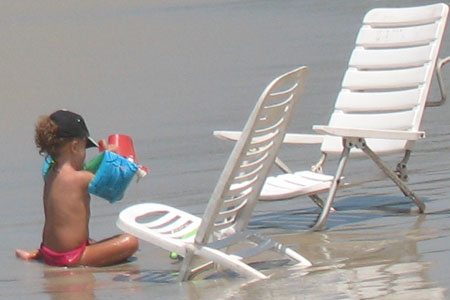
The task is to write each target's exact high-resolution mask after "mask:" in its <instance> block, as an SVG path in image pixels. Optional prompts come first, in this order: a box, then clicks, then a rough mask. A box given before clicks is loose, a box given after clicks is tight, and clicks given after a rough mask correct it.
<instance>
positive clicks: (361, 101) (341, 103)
mask: <svg viewBox="0 0 450 300" xmlns="http://www.w3.org/2000/svg"><path fill="white" fill-rule="evenodd" d="M447 14H448V6H447V5H446V4H434V5H428V6H423V7H412V8H388V9H373V10H371V11H369V12H368V13H367V14H366V16H365V17H364V20H363V25H362V27H361V29H360V31H359V34H358V37H357V39H356V47H355V48H354V50H353V53H352V55H351V58H350V62H349V67H348V69H347V71H346V73H345V76H344V79H343V82H342V89H341V91H340V93H339V95H338V97H337V101H336V104H335V108H334V111H333V113H332V115H331V118H330V120H329V124H328V126H313V129H314V130H315V131H316V132H318V133H321V134H323V135H307V134H304V135H302V134H287V135H286V137H285V141H284V142H285V143H291V144H312V143H320V144H321V152H322V157H321V159H320V161H319V162H318V163H317V164H316V165H315V166H314V167H313V168H312V170H311V171H300V172H292V171H291V170H290V169H289V168H288V167H287V166H286V165H285V164H284V163H283V162H282V161H281V160H279V159H277V161H276V163H277V164H278V166H279V167H280V168H281V169H282V170H283V171H284V172H285V173H286V174H281V175H278V176H270V177H268V178H267V180H266V183H265V185H264V187H263V190H262V192H261V200H283V199H290V198H294V197H298V196H310V197H311V198H312V199H313V200H314V202H316V204H318V205H319V206H321V207H322V211H321V214H320V215H319V217H318V219H317V221H316V224H315V225H314V227H313V230H320V229H321V228H322V227H323V226H324V224H325V222H326V219H327V217H328V214H329V212H330V210H331V209H332V204H333V201H334V198H335V194H336V191H337V189H338V187H345V186H351V185H354V184H360V183H362V182H361V181H359V180H357V181H356V182H348V181H345V180H346V177H343V171H344V167H345V165H346V162H347V159H348V157H349V154H351V156H353V155H355V154H362V153H364V154H366V155H367V156H368V157H369V158H371V159H372V160H373V161H374V162H375V164H376V165H377V166H378V167H379V168H380V169H381V170H382V172H380V173H381V175H382V177H383V178H386V177H388V178H390V179H391V180H392V181H393V182H394V183H395V184H396V185H397V186H398V187H399V188H400V189H401V191H402V192H403V193H404V195H405V196H408V197H409V198H411V200H412V201H414V203H415V204H416V205H417V207H418V209H419V211H420V212H423V211H424V209H425V205H424V203H423V201H422V200H420V199H419V198H418V197H417V196H416V195H415V194H414V193H413V192H412V191H411V190H410V189H409V188H408V187H407V186H406V184H405V181H406V179H407V172H406V163H407V161H408V159H409V156H410V153H411V151H412V150H413V146H414V144H415V142H416V140H418V139H421V138H424V137H425V133H424V132H423V131H420V124H421V121H422V116H423V113H424V110H425V107H426V106H436V105H440V104H442V103H443V102H444V101H445V99H446V93H445V88H444V85H443V81H442V75H441V67H442V66H443V65H444V64H445V63H447V62H448V61H449V60H450V59H449V58H446V59H445V60H438V54H439V49H440V46H441V40H442V38H443V35H444V30H445V27H446V23H447ZM435 67H436V69H437V71H436V73H437V79H438V83H439V87H440V90H441V94H442V99H441V100H440V101H436V102H428V103H427V102H426V101H427V96H428V93H429V90H430V85H431V82H432V77H433V73H434V70H435ZM214 135H215V136H217V137H219V138H223V139H227V140H235V139H237V138H239V136H240V133H239V132H230V131H216V132H214ZM393 153H404V156H403V159H401V161H400V163H399V164H398V165H397V167H396V168H395V169H394V170H392V169H391V168H390V167H389V166H388V164H387V163H386V162H385V161H384V160H381V158H380V156H382V155H386V154H393ZM330 154H338V155H340V160H339V162H338V166H337V170H336V172H335V174H334V175H326V174H323V173H322V170H323V169H322V168H323V165H324V163H325V161H326V158H327V156H328V155H330ZM367 171H370V170H367ZM378 175H379V174H378ZM374 179H377V180H378V179H380V176H377V177H374V178H371V179H369V180H367V181H373V180H374ZM326 191H328V197H327V199H326V201H325V202H323V201H322V199H320V198H319V196H318V194H319V193H321V192H326Z"/></svg>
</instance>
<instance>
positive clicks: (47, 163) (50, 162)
mask: <svg viewBox="0 0 450 300" xmlns="http://www.w3.org/2000/svg"><path fill="white" fill-rule="evenodd" d="M54 165H55V160H54V159H53V157H51V156H50V155H47V156H46V157H45V159H44V163H43V164H42V178H44V179H45V177H46V176H47V174H48V172H50V170H51V169H52V168H53V166H54Z"/></svg>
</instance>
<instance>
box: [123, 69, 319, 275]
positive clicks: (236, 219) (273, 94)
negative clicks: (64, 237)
mask: <svg viewBox="0 0 450 300" xmlns="http://www.w3.org/2000/svg"><path fill="white" fill-rule="evenodd" d="M306 75H307V68H306V67H301V68H298V69H296V70H293V71H291V72H288V73H286V74H284V75H282V76H280V77H278V78H277V79H275V80H274V81H273V82H272V83H270V84H269V86H268V87H267V88H266V89H265V90H264V92H263V93H262V95H261V96H260V98H259V100H258V102H257V104H256V107H255V108H254V110H253V112H252V114H251V115H250V117H249V119H248V121H247V124H246V125H245V128H244V130H243V133H242V136H241V138H240V139H239V141H238V142H237V144H236V145H235V147H234V149H233V151H232V153H231V155H230V157H229V159H228V162H227V163H226V165H225V168H224V170H223V172H222V175H221V176H220V179H219V181H218V183H217V185H216V187H215V189H214V192H213V193H212V195H211V198H210V200H209V202H208V205H207V207H206V211H205V213H204V215H203V217H202V218H200V217H197V216H194V215H191V214H189V213H186V212H183V211H181V210H179V209H176V208H173V207H170V206H167V205H162V204H156V203H142V204H137V205H134V206H131V207H129V208H126V209H124V210H123V211H122V212H121V213H120V215H119V218H118V220H117V226H118V227H119V228H120V229H121V230H123V231H125V232H128V233H130V234H132V235H134V236H136V237H138V238H140V239H142V240H144V241H147V242H150V243H152V244H154V245H156V246H159V247H161V248H164V249H166V250H168V251H172V252H175V253H177V254H178V255H181V256H182V257H184V259H183V263H182V266H181V269H180V273H179V280H181V281H183V280H187V279H189V278H191V276H194V275H196V274H197V273H199V272H200V271H203V270H206V269H210V267H212V266H213V265H215V264H218V265H221V266H222V267H225V268H228V269H231V270H233V271H235V272H237V273H239V274H241V275H244V276H246V277H249V278H252V279H255V278H257V279H264V278H267V276H266V275H264V274H263V273H262V272H260V271H258V270H256V269H254V268H253V267H251V266H250V265H248V264H247V263H245V262H244V258H247V257H252V256H254V255H256V254H259V253H262V252H264V251H266V250H274V251H276V252H278V253H280V254H282V255H284V256H286V257H288V258H289V259H291V260H293V261H295V263H296V264H298V266H299V267H307V266H310V265H311V263H310V262H309V261H308V260H307V259H305V258H304V257H303V256H301V255H300V254H298V253H296V252H295V251H293V250H292V249H289V248H287V247H285V246H283V245H281V244H280V243H277V242H274V241H272V240H270V239H269V238H267V237H264V236H263V235H261V234H258V233H256V232H250V231H248V230H247V224H248V222H249V220H250V217H251V215H252V212H253V209H254V207H255V205H256V203H257V202H258V198H259V194H260V191H261V188H262V186H263V184H264V181H265V179H266V177H267V175H268V174H269V171H270V169H271V168H272V165H273V162H274V160H275V158H276V156H277V155H278V151H279V148H280V146H281V143H282V141H283V138H284V135H285V133H286V129H287V126H288V124H289V121H290V119H291V115H292V113H293V110H294V107H295V102H296V101H297V99H298V98H299V97H300V94H301V93H302V91H303V87H304V83H305V77H306ZM237 244H239V249H238V250H239V251H238V252H235V253H233V252H231V251H233V250H234V249H233V248H235V247H234V246H236V245H237ZM199 257H200V258H202V259H203V260H204V262H202V263H203V264H201V265H198V262H195V260H194V258H196V260H199V259H198V258H199ZM195 263H197V265H196V266H194V264H195Z"/></svg>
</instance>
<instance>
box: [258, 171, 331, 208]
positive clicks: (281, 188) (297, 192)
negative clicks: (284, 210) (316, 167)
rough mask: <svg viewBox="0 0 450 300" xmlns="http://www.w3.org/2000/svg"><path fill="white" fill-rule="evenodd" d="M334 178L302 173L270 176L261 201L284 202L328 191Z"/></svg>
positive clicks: (309, 172)
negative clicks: (284, 200)
mask: <svg viewBox="0 0 450 300" xmlns="http://www.w3.org/2000/svg"><path fill="white" fill-rule="evenodd" d="M333 178H334V177H333V176H330V175H325V174H320V173H315V172H312V171H301V172H296V173H293V174H281V175H278V176H269V177H267V179H266V183H265V184H264V186H263V189H262V191H261V196H260V199H261V200H269V201H273V200H283V199H288V198H294V197H298V196H305V195H312V194H317V193H320V192H323V191H327V190H328V189H329V188H330V186H331V182H332V181H333Z"/></svg>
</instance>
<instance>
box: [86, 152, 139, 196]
mask: <svg viewBox="0 0 450 300" xmlns="http://www.w3.org/2000/svg"><path fill="white" fill-rule="evenodd" d="M138 168H139V167H138V165H137V164H135V163H133V162H131V161H129V160H127V159H126V158H124V157H123V156H120V155H118V154H116V153H113V152H110V151H104V152H102V153H101V154H100V155H99V156H97V157H96V158H94V159H93V160H92V161H90V162H89V163H87V164H86V166H85V170H88V171H91V172H92V173H95V177H94V179H92V181H91V182H90V183H89V188H88V189H89V193H91V194H93V195H96V196H99V197H101V198H104V199H106V200H108V201H109V202H111V203H114V202H116V201H118V200H120V199H122V197H123V195H124V193H125V190H126V189H127V187H128V185H129V184H130V182H131V179H133V176H134V174H135V173H136V171H137V170H138Z"/></svg>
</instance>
